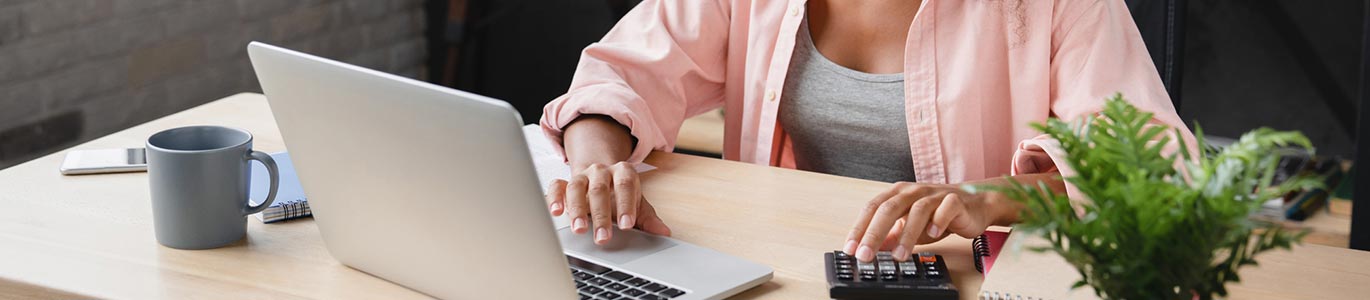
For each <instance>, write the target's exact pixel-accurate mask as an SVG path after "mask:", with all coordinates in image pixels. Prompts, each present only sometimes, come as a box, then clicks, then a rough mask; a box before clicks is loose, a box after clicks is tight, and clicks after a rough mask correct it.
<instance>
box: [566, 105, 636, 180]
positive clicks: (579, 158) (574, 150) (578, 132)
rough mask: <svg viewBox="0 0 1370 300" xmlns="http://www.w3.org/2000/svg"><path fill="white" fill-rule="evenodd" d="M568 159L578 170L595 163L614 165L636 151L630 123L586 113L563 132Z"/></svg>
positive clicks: (568, 125)
mask: <svg viewBox="0 0 1370 300" xmlns="http://www.w3.org/2000/svg"><path fill="white" fill-rule="evenodd" d="M562 145H563V146H564V147H565V148H564V149H565V150H566V161H567V163H569V164H570V165H571V168H573V169H575V170H580V169H583V168H585V167H587V166H590V165H592V164H603V165H612V164H615V163H618V162H620V161H624V160H627V159H628V158H629V156H630V155H632V151H633V149H632V147H633V138H632V135H631V134H630V133H629V130H628V127H626V126H623V125H622V124H619V123H618V122H617V121H614V120H613V119H612V118H609V117H608V116H603V115H583V116H580V117H579V118H577V119H576V120H575V121H572V122H571V123H570V124H567V125H566V128H565V130H564V132H563V135H562Z"/></svg>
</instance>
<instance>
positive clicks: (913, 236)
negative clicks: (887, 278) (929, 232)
mask: <svg viewBox="0 0 1370 300" xmlns="http://www.w3.org/2000/svg"><path fill="white" fill-rule="evenodd" d="M942 197H943V195H940V194H938V195H932V196H928V197H923V198H922V199H918V202H914V203H913V205H910V206H909V210H908V216H909V219H908V220H909V221H908V222H905V223H904V235H903V236H902V237H900V238H899V246H895V247H894V251H893V252H892V253H890V254H892V255H893V256H894V259H895V260H898V261H906V260H908V259H909V254H912V253H913V246H914V245H916V244H918V239H919V238H921V237H923V233H924V232H923V230H925V229H926V227H927V225H928V222H929V220H930V219H931V218H932V212H933V211H934V210H937V206H939V205H941V204H942Z"/></svg>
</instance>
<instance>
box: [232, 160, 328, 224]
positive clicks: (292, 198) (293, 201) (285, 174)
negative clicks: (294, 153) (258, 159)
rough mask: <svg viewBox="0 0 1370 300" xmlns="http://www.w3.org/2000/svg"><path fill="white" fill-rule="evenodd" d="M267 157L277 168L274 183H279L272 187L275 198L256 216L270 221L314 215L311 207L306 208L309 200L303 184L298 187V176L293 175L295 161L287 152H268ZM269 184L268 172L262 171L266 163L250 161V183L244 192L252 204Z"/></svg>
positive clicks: (258, 201) (263, 220) (264, 196)
mask: <svg viewBox="0 0 1370 300" xmlns="http://www.w3.org/2000/svg"><path fill="white" fill-rule="evenodd" d="M271 158H272V159H273V160H275V161H276V168H277V169H278V170H280V171H281V177H280V182H278V183H277V184H279V185H280V186H281V187H280V189H279V190H277V191H276V202H273V203H271V206H270V207H267V208H266V209H265V210H262V212H260V213H257V214H256V216H257V219H258V220H261V221H262V223H272V222H278V221H284V220H289V219H294V218H303V217H308V216H312V215H314V214H313V211H310V210H309V202H308V201H305V197H304V188H301V187H300V179H299V177H296V175H295V164H293V163H291V162H290V155H287V154H286V153H285V152H277V153H272V154H271ZM269 185H271V174H268V173H267V172H266V167H264V166H262V164H259V163H252V184H251V188H250V189H249V192H248V195H249V196H248V199H252V200H251V201H252V205H257V204H260V203H261V201H262V200H265V199H266V194H267V192H268V191H270V188H271V187H270V186H269Z"/></svg>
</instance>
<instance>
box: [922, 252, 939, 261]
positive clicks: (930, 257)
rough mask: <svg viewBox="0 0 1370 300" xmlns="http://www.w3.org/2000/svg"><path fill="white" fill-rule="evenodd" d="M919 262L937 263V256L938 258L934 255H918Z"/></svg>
mask: <svg viewBox="0 0 1370 300" xmlns="http://www.w3.org/2000/svg"><path fill="white" fill-rule="evenodd" d="M918 261H921V262H925V263H931V262H937V256H936V255H933V254H931V253H923V254H919V255H918Z"/></svg>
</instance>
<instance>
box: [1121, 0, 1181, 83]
mask: <svg viewBox="0 0 1370 300" xmlns="http://www.w3.org/2000/svg"><path fill="white" fill-rule="evenodd" d="M1124 2H1126V3H1127V8H1128V10H1130V11H1132V20H1133V21H1134V22H1137V29H1138V31H1141V34H1142V41H1143V42H1144V43H1146V50H1147V52H1149V53H1150V54H1151V60H1152V62H1154V63H1156V71H1158V72H1160V74H1161V82H1162V83H1164V84H1165V89H1166V91H1167V92H1169V94H1170V101H1171V102H1174V103H1175V110H1179V109H1180V90H1181V88H1180V84H1181V83H1182V82H1183V81H1182V80H1180V75H1183V74H1184V68H1182V67H1181V66H1183V63H1184V54H1183V52H1184V38H1185V34H1184V28H1185V27H1184V19H1185V12H1186V10H1187V8H1188V5H1187V4H1186V2H1187V0H1126V1H1124Z"/></svg>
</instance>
